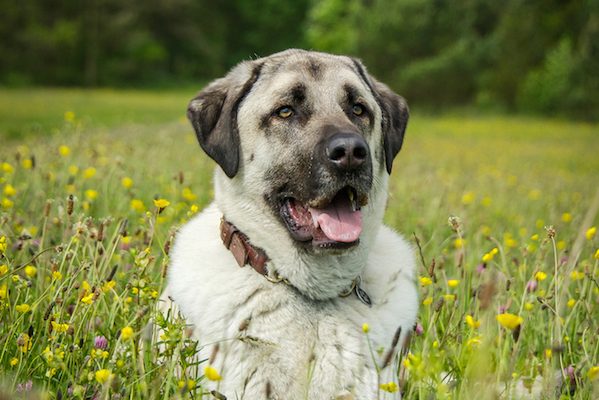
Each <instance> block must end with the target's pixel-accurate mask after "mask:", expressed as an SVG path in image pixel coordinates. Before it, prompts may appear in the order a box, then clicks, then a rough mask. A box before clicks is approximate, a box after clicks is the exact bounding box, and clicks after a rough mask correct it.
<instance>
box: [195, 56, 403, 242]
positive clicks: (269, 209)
mask: <svg viewBox="0 0 599 400" xmlns="http://www.w3.org/2000/svg"><path fill="white" fill-rule="evenodd" d="M188 117H189V119H190V120H191V122H192V124H193V126H194V128H195V131H196V134H197V137H198V140H199V142H200V145H201V146H202V148H203V149H204V150H205V151H206V153H207V154H208V155H209V156H210V157H211V158H213V159H214V160H215V161H216V162H217V163H218V164H219V165H220V167H221V168H222V171H223V172H224V173H225V174H226V175H227V177H228V179H230V180H232V181H235V182H236V184H235V186H236V187H239V188H240V190H239V191H238V195H239V196H240V198H239V201H240V202H243V201H246V202H249V203H252V204H253V206H252V209H253V211H255V210H262V211H263V212H264V213H270V215H268V216H267V218H269V219H273V218H272V217H274V220H276V221H278V223H279V224H280V225H281V226H282V227H284V228H285V230H286V231H287V233H288V235H289V237H290V238H291V239H292V241H293V243H294V245H295V246H296V247H298V248H300V249H303V250H304V251H308V252H314V251H318V252H320V251H329V250H330V249H345V248H351V247H354V246H355V245H357V244H358V243H359V241H360V236H361V233H362V228H363V219H365V218H367V217H368V215H367V214H364V213H363V211H362V210H361V207H364V206H367V204H368V203H369V201H371V197H372V196H373V194H374V193H373V192H374V191H375V190H377V191H380V190H381V185H380V184H378V182H379V181H381V180H382V179H383V178H384V177H386V175H387V174H388V173H390V172H391V166H392V163H393V159H394V157H395V155H396V154H397V153H398V152H399V150H400V148H401V145H402V142H403V135H404V130H405V128H406V124H407V120H408V109H407V105H406V103H405V101H404V100H403V98H401V97H400V96H398V95H396V94H395V93H393V92H392V91H391V90H389V89H388V88H387V87H386V86H384V85H383V84H381V83H379V82H377V81H376V80H374V79H373V78H371V77H370V76H369V75H368V74H367V73H366V72H365V69H364V67H363V66H362V65H361V63H360V62H359V61H357V60H355V59H351V58H348V57H342V56H333V55H329V54H324V53H315V52H307V51H301V50H289V51H286V52H283V53H278V54H275V55H272V56H270V57H266V58H262V59H258V60H255V61H251V62H245V63H242V64H240V65H238V66H237V67H236V68H234V69H233V70H232V71H231V72H230V73H229V74H228V75H227V76H225V77H224V78H222V79H219V80H217V81H215V82H213V83H212V84H210V85H209V86H208V87H207V88H205V89H204V90H203V91H202V92H201V93H200V94H199V95H198V96H197V97H196V98H194V99H193V100H192V101H191V103H190V105H189V108H188ZM382 190H386V189H385V188H382ZM381 215H382V214H381Z"/></svg>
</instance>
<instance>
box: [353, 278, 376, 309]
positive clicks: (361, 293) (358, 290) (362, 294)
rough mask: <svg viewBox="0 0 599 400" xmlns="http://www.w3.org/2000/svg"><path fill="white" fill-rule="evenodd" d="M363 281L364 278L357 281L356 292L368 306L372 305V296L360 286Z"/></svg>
mask: <svg viewBox="0 0 599 400" xmlns="http://www.w3.org/2000/svg"><path fill="white" fill-rule="evenodd" d="M361 283H362V279H359V280H358V282H356V286H355V288H354V292H355V293H356V296H358V299H359V300H360V301H361V302H362V303H364V304H366V305H367V306H368V307H372V301H371V300H370V296H368V293H366V292H365V291H364V289H362V288H361V287H360V284H361Z"/></svg>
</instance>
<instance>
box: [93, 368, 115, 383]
mask: <svg viewBox="0 0 599 400" xmlns="http://www.w3.org/2000/svg"><path fill="white" fill-rule="evenodd" d="M95 376H96V381H97V382H98V383H102V384H103V383H105V382H107V381H108V380H109V379H110V378H111V377H112V372H111V371H110V370H109V369H101V370H98V371H96V374H95Z"/></svg>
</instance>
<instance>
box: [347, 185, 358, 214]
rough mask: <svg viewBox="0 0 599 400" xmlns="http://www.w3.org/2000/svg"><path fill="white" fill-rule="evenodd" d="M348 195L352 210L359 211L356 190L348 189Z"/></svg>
mask: <svg viewBox="0 0 599 400" xmlns="http://www.w3.org/2000/svg"><path fill="white" fill-rule="evenodd" d="M347 195H348V197H349V204H350V205H351V209H352V211H354V212H355V211H358V204H357V202H356V197H355V196H354V191H353V190H351V189H347Z"/></svg>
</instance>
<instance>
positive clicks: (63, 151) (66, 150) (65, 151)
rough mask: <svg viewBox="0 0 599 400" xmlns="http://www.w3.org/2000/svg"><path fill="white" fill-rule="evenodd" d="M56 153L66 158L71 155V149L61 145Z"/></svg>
mask: <svg viewBox="0 0 599 400" xmlns="http://www.w3.org/2000/svg"><path fill="white" fill-rule="evenodd" d="M58 153H59V154H60V155H61V156H63V157H66V156H68V155H69V154H71V149H70V148H69V146H67V145H64V144H63V145H61V146H59V147H58Z"/></svg>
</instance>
